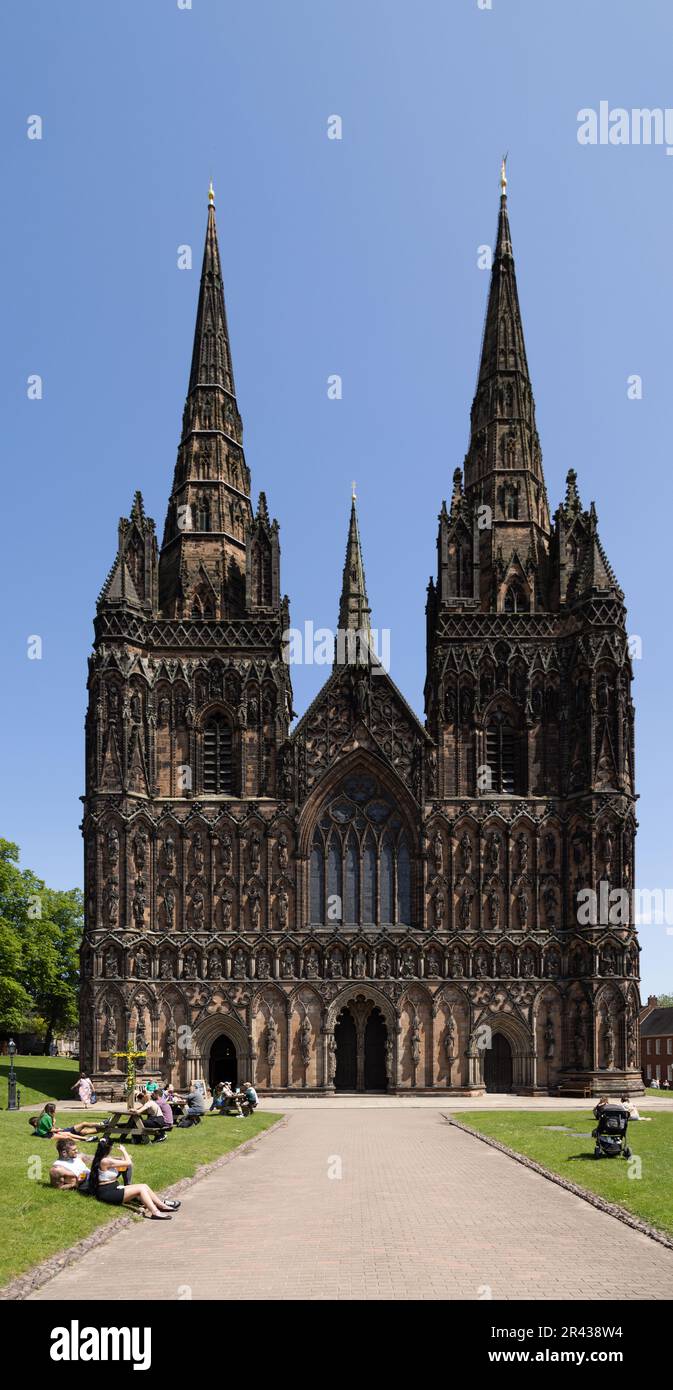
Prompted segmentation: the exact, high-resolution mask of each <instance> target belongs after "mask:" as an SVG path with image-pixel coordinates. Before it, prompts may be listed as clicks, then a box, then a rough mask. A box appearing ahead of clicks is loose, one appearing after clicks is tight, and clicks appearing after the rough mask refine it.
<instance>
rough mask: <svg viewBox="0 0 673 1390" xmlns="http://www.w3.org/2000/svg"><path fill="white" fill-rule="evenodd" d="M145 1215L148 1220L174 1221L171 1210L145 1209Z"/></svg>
mask: <svg viewBox="0 0 673 1390" xmlns="http://www.w3.org/2000/svg"><path fill="white" fill-rule="evenodd" d="M143 1216H144V1217H145V1220H146V1221H172V1220H173V1218H172V1216H171V1214H170V1212H169V1211H162V1212H153V1211H144V1212H143Z"/></svg>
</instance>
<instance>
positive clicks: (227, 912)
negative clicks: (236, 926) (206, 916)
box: [222, 889, 233, 931]
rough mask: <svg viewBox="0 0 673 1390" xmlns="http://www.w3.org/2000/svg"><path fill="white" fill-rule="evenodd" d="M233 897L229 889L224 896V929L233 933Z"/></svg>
mask: <svg viewBox="0 0 673 1390" xmlns="http://www.w3.org/2000/svg"><path fill="white" fill-rule="evenodd" d="M232 901H233V900H232V896H231V893H230V892H229V889H227V890H226V892H224V893H223V894H222V927H223V929H224V931H231V908H232Z"/></svg>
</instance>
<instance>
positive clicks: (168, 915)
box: [164, 883, 175, 931]
mask: <svg viewBox="0 0 673 1390" xmlns="http://www.w3.org/2000/svg"><path fill="white" fill-rule="evenodd" d="M164 912H165V926H167V930H168V931H172V927H174V923H175V892H174V890H172V887H171V884H170V883H167V884H165V887H164Z"/></svg>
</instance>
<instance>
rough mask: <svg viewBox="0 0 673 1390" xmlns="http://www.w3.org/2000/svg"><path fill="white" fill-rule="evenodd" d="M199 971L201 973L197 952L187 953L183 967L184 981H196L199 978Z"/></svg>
mask: <svg viewBox="0 0 673 1390" xmlns="http://www.w3.org/2000/svg"><path fill="white" fill-rule="evenodd" d="M198 971H199V963H198V960H197V958H196V952H195V951H187V954H186V955H185V959H184V964H183V967H182V974H183V977H184V979H185V980H195V979H196V978H197V975H198Z"/></svg>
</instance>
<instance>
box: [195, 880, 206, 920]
mask: <svg viewBox="0 0 673 1390" xmlns="http://www.w3.org/2000/svg"><path fill="white" fill-rule="evenodd" d="M205 906H206V900H205V898H204V896H203V893H202V892H201V889H200V888H199V886H198V884H197V885H196V887H195V888H194V892H193V893H192V921H193V923H194V929H195V930H196V931H202V930H203V914H204V910H205Z"/></svg>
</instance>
